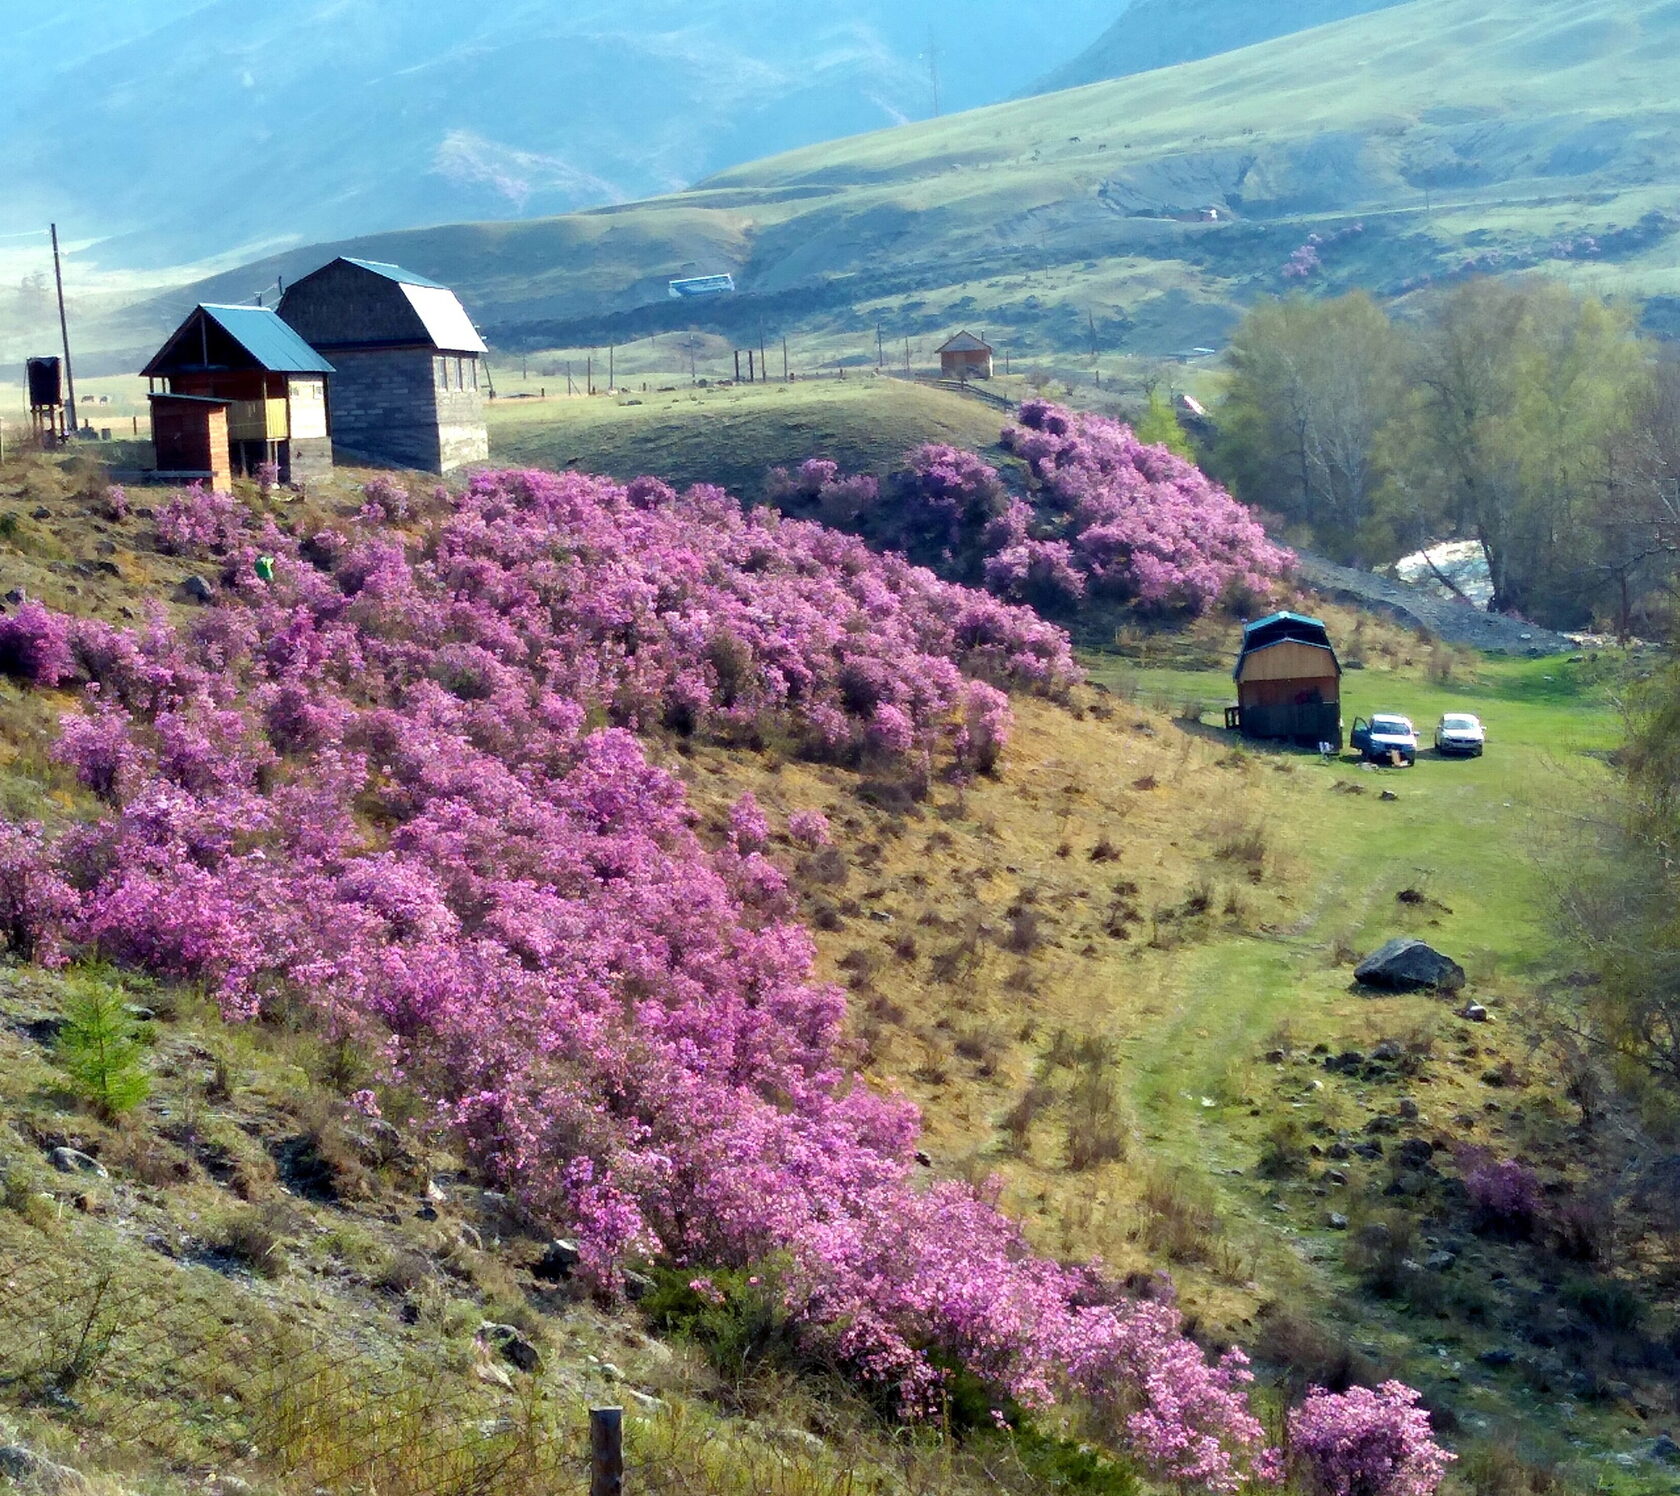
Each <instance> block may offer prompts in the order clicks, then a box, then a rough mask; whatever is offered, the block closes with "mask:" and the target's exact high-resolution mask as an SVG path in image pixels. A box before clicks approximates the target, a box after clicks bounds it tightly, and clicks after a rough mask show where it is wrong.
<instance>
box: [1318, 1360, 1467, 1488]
mask: <svg viewBox="0 0 1680 1496" xmlns="http://www.w3.org/2000/svg"><path fill="white" fill-rule="evenodd" d="M1418 1402H1419V1397H1418V1394H1417V1392H1416V1391H1414V1390H1413V1389H1412V1388H1410V1387H1407V1386H1405V1385H1404V1384H1402V1383H1400V1382H1384V1383H1383V1384H1382V1385H1381V1386H1380V1387H1378V1388H1377V1389H1376V1390H1375V1391H1372V1390H1371V1389H1370V1388H1369V1387H1350V1388H1349V1389H1348V1390H1347V1391H1346V1392H1326V1391H1325V1390H1324V1389H1323V1388H1318V1387H1315V1388H1314V1389H1313V1390H1312V1391H1310V1392H1309V1393H1308V1394H1307V1397H1306V1400H1305V1401H1304V1402H1303V1403H1302V1404H1301V1405H1300V1406H1299V1407H1298V1408H1296V1409H1294V1411H1293V1412H1291V1414H1290V1415H1289V1450H1290V1457H1291V1460H1292V1463H1293V1464H1294V1466H1295V1469H1296V1471H1297V1473H1298V1475H1299V1478H1300V1479H1301V1482H1302V1484H1303V1485H1305V1486H1306V1487H1307V1488H1308V1489H1309V1490H1311V1491H1313V1492H1314V1493H1316V1496H1432V1493H1433V1492H1434V1491H1435V1490H1436V1488H1437V1487H1438V1486H1439V1485H1440V1484H1441V1480H1442V1477H1443V1476H1444V1475H1445V1474H1446V1469H1447V1466H1448V1464H1449V1463H1450V1462H1451V1461H1452V1458H1453V1457H1452V1456H1451V1455H1450V1454H1448V1453H1447V1452H1446V1450H1444V1449H1442V1448H1441V1446H1440V1445H1438V1444H1437V1443H1436V1442H1435V1441H1434V1439H1433V1438H1432V1437H1431V1430H1430V1426H1429V1414H1428V1413H1427V1412H1425V1411H1424V1410H1423V1409H1422V1408H1420V1407H1419V1406H1418Z"/></svg>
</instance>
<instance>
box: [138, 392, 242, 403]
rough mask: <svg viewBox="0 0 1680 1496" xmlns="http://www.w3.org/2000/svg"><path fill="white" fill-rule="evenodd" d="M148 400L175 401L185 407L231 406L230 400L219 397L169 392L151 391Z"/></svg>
mask: <svg viewBox="0 0 1680 1496" xmlns="http://www.w3.org/2000/svg"><path fill="white" fill-rule="evenodd" d="M146 398H147V399H148V400H175V401H178V402H180V403H183V404H186V405H232V404H233V401H232V400H231V399H228V398H225V397H223V396H221V395H177V394H175V393H174V392H173V391H171V390H153V391H152V392H151V394H149V395H147V396H146Z"/></svg>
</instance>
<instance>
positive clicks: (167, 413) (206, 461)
mask: <svg viewBox="0 0 1680 1496" xmlns="http://www.w3.org/2000/svg"><path fill="white" fill-rule="evenodd" d="M151 404H152V445H153V447H154V448H155V449H156V451H157V471H158V476H159V477H160V478H174V479H196V478H203V479H206V480H208V482H209V484H210V486H211V488H213V489H218V490H221V491H223V492H225V491H226V490H227V489H229V488H231V487H232V486H233V459H232V456H231V455H230V454H231V449H230V447H229V445H228V407H229V406H230V405H232V404H233V402H232V401H231V400H225V399H217V398H216V397H214V396H212V395H171V394H161V393H158V392H155V391H154V392H153V394H152V396H151Z"/></svg>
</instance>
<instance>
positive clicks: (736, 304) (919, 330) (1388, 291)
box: [147, 0, 1680, 362]
mask: <svg viewBox="0 0 1680 1496" xmlns="http://www.w3.org/2000/svg"><path fill="white" fill-rule="evenodd" d="M1677 44H1680V0H1529V3H1520V0H1493V3H1488V0H1409V3H1407V4H1404V5H1399V6H1395V7H1392V8H1390V9H1387V10H1383V11H1379V12H1375V13H1373V14H1370V15H1366V16H1360V17H1354V18H1351V19H1348V20H1345V21H1341V22H1338V23H1336V24H1334V25H1330V26H1326V27H1321V28H1319V29H1317V30H1314V31H1311V32H1307V33H1303V34H1302V35H1299V36H1293V37H1286V38H1281V39H1278V40H1274V41H1271V42H1267V43H1264V44H1261V45H1258V46H1254V47H1249V48H1245V49H1243V50H1241V51H1237V52H1231V53H1227V54H1224V55H1222V56H1220V57H1215V58H1209V59H1205V60H1203V61H1200V62H1195V63H1186V64H1181V65H1180V66H1178V67H1175V68H1168V69H1163V70H1160V71H1157V72H1154V73H1148V74H1144V75H1141V76H1139V77H1136V78H1130V79H1125V80H1122V81H1117V82H1109V83H1102V84H1097V85H1093V86H1091V87H1088V88H1083V89H1077V90H1072V91H1068V92H1064V93H1059V94H1051V95H1045V96H1042V97H1035V98H1028V99H1021V100H1017V101H1015V102H1012V103H1008V104H1003V105H998V106H995V107H992V108H989V109H984V110H978V111H973V112H970V113H968V114H964V115H959V116H954V117H952V118H948V119H941V120H934V121H927V122H924V123H921V124H916V125H910V126H905V127H902V128H900V129H896V130H890V131H881V132H877V133H875V134H872V135H866V136H862V137H858V138H856V139H851V140H846V141H841V142H838V143H832V144H826V145H823V146H818V147H812V148H810V149H806V150H802V151H797V152H793V153H790V154H786V155H783V156H779V157H775V158H773V159H770V160H766V161H762V162H758V163H755V164H752V165H749V166H743V167H737V168H734V169H731V170H728V171H725V172H721V173H719V174H717V175H715V176H713V177H712V178H710V179H708V180H707V181H704V182H702V183H701V184H699V185H698V186H697V187H696V188H694V189H692V190H690V191H686V192H682V193H675V194H671V195H669V196H666V197H662V198H657V199H653V200H649V201H646V202H641V203H634V204H625V205H622V206H618V207H613V208H606V209H600V210H595V211H591V212H587V213H580V214H572V215H566V216H563V217H559V218H553V219H548V220H543V221H540V222H527V223H518V224H488V225H483V224H481V225H472V224H461V225H454V226H451V227H446V228H439V229H432V230H426V231H423V232H418V233H410V234H388V235H377V236H371V237H368V238H361V239H355V240H349V241H342V242H340V243H336V244H330V245H321V246H314V247H311V248H307V249H299V250H297V251H293V252H290V253H289V254H287V255H285V256H282V257H278V258H274V259H270V260H267V261H264V262H261V263H258V264H255V265H251V266H248V267H246V268H245V269H243V270H242V271H240V272H239V273H238V274H237V275H230V276H224V277H221V278H219V279H217V280H213V281H210V282H206V283H204V284H203V285H201V286H200V287H198V288H197V291H198V292H200V293H204V294H212V295H215V296H237V297H240V298H242V297H248V296H250V295H251V294H252V293H253V292H255V291H258V290H260V289H262V287H263V286H264V284H265V282H266V283H272V280H273V277H274V275H275V274H276V273H282V274H286V275H295V274H298V273H300V272H302V271H303V270H307V269H309V268H312V266H313V265H315V264H319V263H320V262H321V261H322V259H324V258H325V257H327V256H329V255H330V254H332V253H344V252H348V253H355V254H366V255H370V256H373V257H375V258H381V259H393V260H397V261H400V262H402V263H405V264H409V265H410V266H412V268H414V269H416V270H419V271H422V272H423V273H426V274H430V275H435V276H437V277H438V278H439V279H442V280H446V281H449V282H451V283H452V284H455V285H457V286H458V287H459V288H460V289H461V290H462V292H463V293H464V295H465V296H466V298H467V301H468V303H469V305H470V307H471V309H472V310H473V312H474V314H475V316H476V317H477V318H478V319H479V321H480V323H481V325H483V326H485V327H486V328H487V329H489V331H490V333H491V335H492V337H494V338H496V339H497V340H499V341H500V342H501V343H502V345H503V346H526V347H543V346H568V347H576V346H579V345H582V344H590V343H602V344H604V343H606V342H608V341H619V342H622V341H625V340H627V339H630V338H633V337H638V336H645V335H647V334H649V333H657V332H660V331H669V330H674V329H678V328H687V327H689V326H692V325H696V324H698V325H701V326H704V327H709V328H711V329H713V330H715V331H718V332H721V333H725V334H731V335H737V336H739V337H741V338H742V339H751V340H754V341H756V340H757V337H758V336H759V335H760V333H761V332H764V331H765V330H766V329H768V330H769V333H770V335H771V336H774V335H777V334H781V333H789V332H792V333H797V334H800V335H803V336H804V337H806V338H807V339H816V340H819V342H820V341H821V340H826V343H825V344H824V345H823V346H825V347H826V348H827V349H828V356H830V357H844V356H847V355H853V356H856V357H862V356H863V355H864V354H865V353H867V355H868V357H869V361H871V362H872V361H873V357H874V344H875V330H876V327H877V324H879V325H880V326H881V327H882V329H883V332H884V334H885V336H886V338H887V339H889V340H891V341H894V342H896V341H897V340H899V339H903V338H914V339H918V340H920V339H926V338H930V337H933V336H935V335H940V336H942V335H944V333H945V332H947V331H950V330H954V327H960V326H963V325H965V324H967V325H970V326H972V327H973V329H974V330H975V331H987V332H989V333H990V334H991V336H992V337H993V339H994V341H997V342H998V343H1000V345H1001V346H1002V347H1004V348H1012V349H1013V350H1015V351H1017V352H1022V351H1039V352H1042V351H1045V350H1062V351H1064V352H1067V351H1072V350H1089V349H1090V348H1091V346H1092V345H1093V343H1095V344H1096V346H1097V347H1098V348H1099V350H1100V351H1102V352H1107V353H1112V352H1136V353H1146V354H1162V353H1168V352H1171V351H1173V350H1176V349H1181V348H1186V347H1191V346H1195V345H1200V344H1209V345H1213V344H1216V343H1217V341H1218V340H1219V339H1220V338H1221V337H1223V335H1224V333H1225V332H1226V331H1227V330H1228V329H1229V327H1230V326H1231V324H1232V322H1233V321H1234V319H1235V318H1236V317H1237V316H1238V315H1240V312H1241V309H1242V307H1244V306H1245V305H1247V304H1249V303H1251V302H1252V301H1253V300H1254V299H1255V298H1256V297H1258V296H1261V295H1264V294H1268V293H1279V292H1283V291H1286V290H1289V289H1291V288H1295V287H1306V288H1309V289H1319V290H1336V289H1341V288H1346V287H1350V286H1355V285H1359V286H1366V287H1369V288H1371V289H1373V290H1374V291H1376V292H1378V293H1380V294H1383V295H1386V296H1403V295H1406V294H1408V293H1409V292H1411V291H1414V290H1416V289H1417V288H1419V287H1422V286H1428V285H1432V284H1439V283H1441V282H1442V281H1445V280H1450V279H1452V278H1454V277H1459V276H1463V275H1468V274H1472V273H1477V272H1479V271H1486V270H1511V269H1523V268H1529V267H1535V266H1538V267H1542V268H1546V269H1549V270H1552V271H1555V272H1557V273H1559V274H1563V275H1567V276H1570V277H1573V278H1575V279H1576V280H1577V281H1578V282H1583V283H1586V284H1590V285H1592V286H1593V287H1594V288H1595V289H1599V290H1603V291H1627V292H1630V293H1634V294H1647V293H1664V294H1672V293H1673V291H1674V289H1675V286H1674V280H1673V270H1672V264H1673V259H1672V255H1673V248H1674V235H1675V231H1676V229H1677V228H1680V110H1677V109H1676V108H1675V106H1674V104H1673V102H1672V90H1671V80H1670V73H1671V59H1672V58H1673V57H1674V55H1675V50H1676V46H1677ZM1314 236H1316V240H1317V242H1316V243H1315V242H1313V237H1314ZM1309 251H1310V253H1309ZM688 266H699V267H703V268H705V269H707V270H728V271H731V272H733V273H734V275H735V277H736V281H737V284H738V286H739V287H740V288H741V291H742V294H741V295H739V296H737V297H734V298H728V299H725V300H723V301H719V302H716V303H712V304H710V305H708V306H703V307H695V306H692V305H689V304H678V303H673V302H670V301H669V300H667V299H666V297H665V294H664V291H665V287H664V281H665V279H666V278H667V277H668V276H672V275H676V274H678V273H681V272H682V271H683V270H684V268H685V267H688ZM178 309H179V301H174V302H170V303H168V304H167V305H164V304H160V305H158V306H156V307H153V308H152V309H150V310H149V311H148V313H147V316H149V317H150V318H151V321H150V322H149V323H148V328H149V329H159V328H161V327H162V326H163V324H165V323H166V322H167V321H168V320H169V318H170V317H171V316H173V315H174V314H175V313H176V312H177V311H178ZM149 335H150V332H148V336H149Z"/></svg>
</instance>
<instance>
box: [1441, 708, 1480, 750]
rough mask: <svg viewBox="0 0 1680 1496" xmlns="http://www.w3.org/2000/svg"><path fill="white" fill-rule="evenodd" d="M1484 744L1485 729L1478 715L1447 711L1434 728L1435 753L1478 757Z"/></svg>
mask: <svg viewBox="0 0 1680 1496" xmlns="http://www.w3.org/2000/svg"><path fill="white" fill-rule="evenodd" d="M1486 746H1487V729H1486V728H1485V727H1483V726H1482V719H1481V718H1480V717H1473V716H1471V714H1470V713H1469V712H1448V713H1447V715H1446V716H1444V717H1443V718H1441V720H1440V722H1439V724H1438V725H1437V726H1436V728H1435V751H1436V752H1437V753H1462V754H1464V755H1466V756H1467V757H1470V758H1480V757H1481V756H1482V749H1483V748H1485V747H1486Z"/></svg>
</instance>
